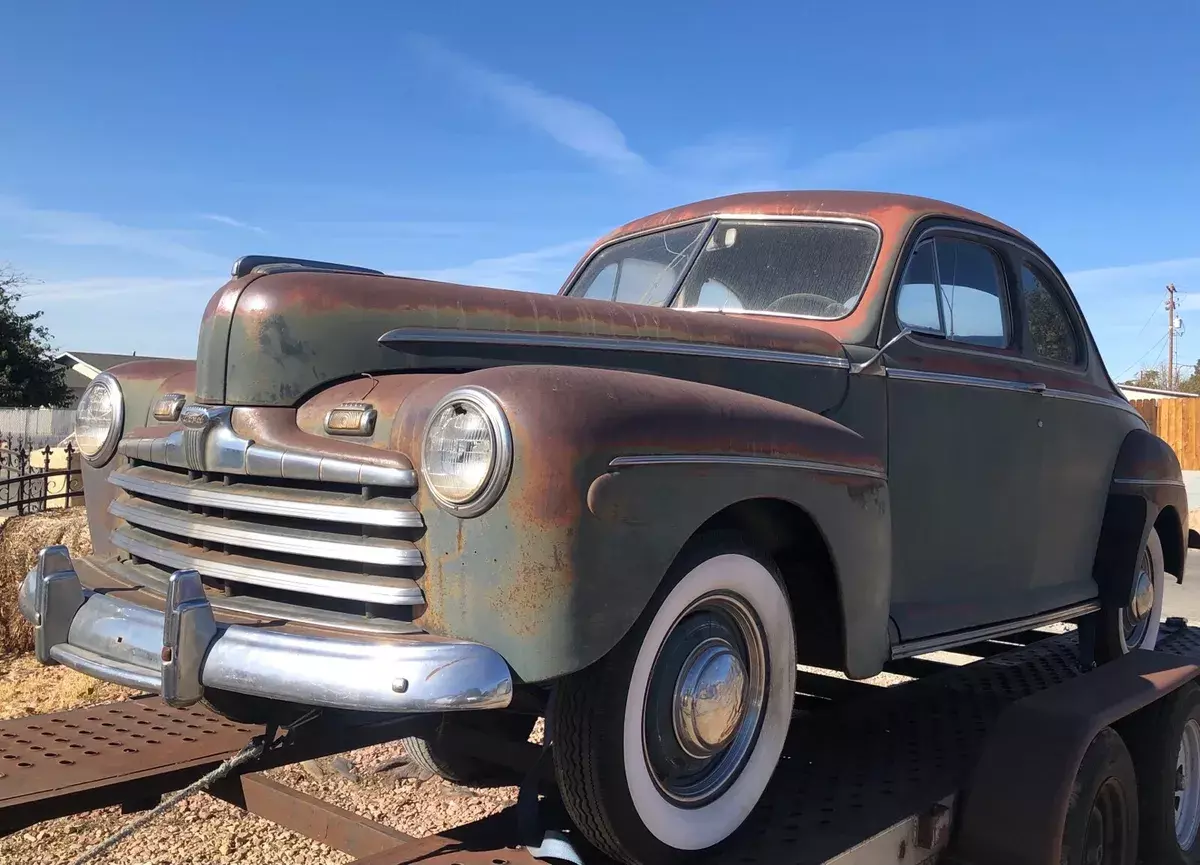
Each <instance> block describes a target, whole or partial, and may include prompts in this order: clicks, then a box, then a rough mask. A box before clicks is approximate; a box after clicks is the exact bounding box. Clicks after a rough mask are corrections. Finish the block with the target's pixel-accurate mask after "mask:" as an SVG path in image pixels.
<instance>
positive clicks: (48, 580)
mask: <svg viewBox="0 0 1200 865" xmlns="http://www.w3.org/2000/svg"><path fill="white" fill-rule="evenodd" d="M18 602H19V605H20V609H21V613H22V614H23V615H24V616H25V618H26V619H28V620H29V621H30V622H31V623H32V624H33V626H34V635H35V644H36V646H35V648H36V652H37V657H38V660H39V661H41V662H42V663H43V664H52V663H60V664H62V665H64V666H67V667H70V668H72V669H74V670H78V671H80V672H82V673H86V674H88V675H90V676H95V677H96V678H98V679H103V680H105V681H107V682H115V683H117V684H120V685H127V686H129V687H131V688H138V689H140V690H144V691H152V692H156V693H160V694H162V696H163V698H164V699H165V700H166V701H167V702H168V703H170V704H172V705H175V706H187V705H190V704H192V703H195V702H196V701H197V700H199V699H200V698H201V696H203V690H204V688H219V689H221V690H225V691H233V692H236V693H239V694H250V695H254V696H258V697H265V698H269V699H274V700H283V701H288V702H293V703H300V704H303V705H310V706H325V707H332V708H339V709H358V710H365V711H381V712H443V711H450V710H458V709H499V708H503V707H505V706H507V705H508V704H509V701H510V700H511V699H512V690H513V682H512V675H511V673H510V671H509V668H508V664H507V663H505V661H504V659H503V658H502V657H500V655H499V654H497V653H496V652H495V651H493V650H492V649H489V648H487V647H486V646H482V645H479V644H478V643H467V642H461V641H456V640H449V639H445V638H442V637H437V636H433V635H431V634H414V635H404V636H397V637H393V638H389V639H387V640H372V639H370V638H368V637H358V638H350V637H328V636H314V635H308V634H297V633H287V632H280V631H276V630H271V629H267V628H255V627H252V626H250V625H239V624H230V625H226V624H219V623H217V622H216V620H215V618H214V616H213V611H212V607H211V606H210V605H209V603H208V600H207V598H206V597H205V595H204V588H203V586H202V585H201V583H200V576H199V574H197V573H196V572H195V571H176V572H175V573H174V574H172V575H171V579H170V582H169V583H168V590H167V603H166V612H165V613H162V612H159V611H158V610H154V609H149V608H147V607H143V606H140V605H138V604H133V603H130V602H128V601H125V600H123V599H121V598H120V591H119V590H100V591H91V590H90V589H85V588H84V587H83V586H82V584H81V583H80V582H79V577H78V576H77V575H76V573H75V568H74V566H73V565H72V563H71V557H70V554H69V553H68V552H67V549H66V548H65V547H61V546H55V547H47V548H46V549H44V550H42V552H41V553H40V554H39V555H38V562H37V565H36V566H35V568H34V569H33V570H32V571H30V572H29V574H28V575H27V576H26V577H25V580H24V581H23V583H22V584H21V590H20V593H19V597H18Z"/></svg>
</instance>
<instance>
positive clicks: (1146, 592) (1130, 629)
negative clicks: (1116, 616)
mask: <svg viewBox="0 0 1200 865" xmlns="http://www.w3.org/2000/svg"><path fill="white" fill-rule="evenodd" d="M1150 572H1151V565H1150V553H1149V552H1148V551H1146V550H1143V551H1142V555H1141V558H1140V559H1139V560H1138V571H1137V576H1136V577H1135V578H1134V580H1133V589H1132V590H1131V591H1130V593H1129V603H1128V604H1127V605H1126V606H1125V609H1123V610H1122V611H1121V618H1122V625H1123V626H1124V631H1125V646H1126V648H1129V649H1136V648H1137V647H1138V646H1140V645H1141V644H1142V641H1143V640H1144V639H1145V637H1146V631H1147V629H1148V628H1149V626H1150V614H1151V613H1152V612H1153V611H1154V578H1153V577H1152V576H1151V573H1150Z"/></svg>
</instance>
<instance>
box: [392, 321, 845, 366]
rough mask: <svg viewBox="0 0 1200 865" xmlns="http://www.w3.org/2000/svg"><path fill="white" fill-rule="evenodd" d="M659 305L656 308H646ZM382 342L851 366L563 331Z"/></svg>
mask: <svg viewBox="0 0 1200 865" xmlns="http://www.w3.org/2000/svg"><path fill="white" fill-rule="evenodd" d="M647 308H648V309H649V308H657V307H647ZM379 342H380V343H382V344H384V345H388V346H391V345H392V344H393V343H395V344H396V345H397V346H398V347H402V346H403V343H405V342H451V343H466V344H471V343H479V344H482V345H512V346H530V347H542V348H549V347H557V348H578V349H584V350H594V351H640V352H646V353H648V354H682V355H692V356H696V357H719V358H725V359H729V360H753V361H763V362H766V363H790V364H798V365H801V366H819V367H828V368H831V369H849V368H850V361H849V360H848V359H847V358H845V357H830V356H827V355H819V354H803V353H800V352H790V351H781V350H777V349H764V348H741V347H738V346H726V345H714V344H711V343H694V342H679V341H677V340H656V339H639V338H637V337H627V336H576V335H574V334H561V333H512V332H510V331H503V330H450V329H444V330H443V329H441V328H427V327H398V328H395V329H394V330H389V331H388V332H387V333H385V334H384V335H383V336H381V337H379Z"/></svg>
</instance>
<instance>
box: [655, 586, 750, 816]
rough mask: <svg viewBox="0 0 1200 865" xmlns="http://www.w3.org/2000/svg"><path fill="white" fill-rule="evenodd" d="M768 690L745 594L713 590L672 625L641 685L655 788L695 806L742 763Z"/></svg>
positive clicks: (709, 798) (711, 795)
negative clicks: (644, 687)
mask: <svg viewBox="0 0 1200 865" xmlns="http://www.w3.org/2000/svg"><path fill="white" fill-rule="evenodd" d="M766 695H767V648H766V639H765V637H764V635H763V631H762V626H761V624H760V623H759V621H758V617H757V616H755V615H754V611H753V610H752V609H751V608H750V607H749V605H748V604H746V602H745V601H744V600H742V599H741V598H740V597H738V596H737V595H734V594H732V593H728V592H724V591H722V592H715V593H712V594H709V595H706V596H704V597H702V598H699V599H697V600H696V601H694V602H693V603H692V604H691V605H690V606H689V607H688V608H687V609H686V610H685V611H684V612H683V614H682V615H680V616H679V617H678V618H677V619H676V620H675V622H674V624H673V625H672V626H671V630H670V631H669V632H668V633H667V636H666V638H665V639H664V640H663V643H662V645H661V646H660V647H659V650H658V656H657V657H656V658H655V661H654V669H653V671H652V673H651V677H650V683H649V686H648V687H647V691H646V704H645V705H646V708H645V716H644V718H643V745H644V748H645V752H644V753H645V758H646V765H647V768H649V770H650V776H651V778H653V780H654V783H655V785H656V786H657V787H658V790H659V792H660V793H661V794H662V795H663V796H664V797H665V798H667V799H669V800H671V801H673V802H675V803H676V804H678V805H680V806H683V807H691V808H698V807H700V806H702V805H704V804H706V803H708V802H711V801H712V800H713V799H715V798H717V797H718V796H720V795H721V793H723V792H724V791H725V790H726V789H727V788H728V787H729V785H730V784H732V783H733V781H734V780H735V779H736V778H737V776H738V774H739V773H740V772H741V770H742V767H743V766H745V764H746V761H747V760H748V759H749V757H750V754H751V752H752V751H753V749H754V743H755V741H756V739H757V737H758V730H759V725H760V722H761V720H762V715H763V707H764V704H765V702H766Z"/></svg>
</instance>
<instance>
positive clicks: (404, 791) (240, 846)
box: [0, 656, 541, 865]
mask: <svg viewBox="0 0 1200 865" xmlns="http://www.w3.org/2000/svg"><path fill="white" fill-rule="evenodd" d="M132 693H133V692H131V691H128V690H127V689H123V688H115V686H106V685H100V686H98V685H97V683H96V682H95V681H94V680H92V679H88V678H87V677H84V676H81V675H79V674H77V673H73V672H72V671H70V670H65V669H63V668H62V667H42V666H40V665H38V664H37V663H36V661H34V660H33V659H32V658H29V657H28V656H24V657H20V658H16V659H10V660H7V661H4V662H2V666H0V695H3V699H0V717H20V716H22V715H26V714H33V713H34V712H52V711H58V710H62V709H66V708H73V707H75V706H83V705H90V704H92V703H99V702H106V701H108V700H114V699H122V698H127V697H128V696H129V695H130V694H132ZM540 736H541V727H540V723H539V727H538V728H537V729H535V730H534V736H533V738H534V740H535V741H538V740H540ZM401 758H403V748H402V746H401V745H400V744H399V743H396V742H393V743H388V744H384V745H373V746H371V747H368V748H362V749H359V750H357V751H351V752H349V753H347V754H343V755H340V756H338V757H327V758H324V759H321V760H314V761H309V762H307V763H304V764H301V765H296V766H285V767H282V768H280V769H273V770H271V771H270V772H268V775H269V776H270V777H272V778H274V779H275V780H277V781H279V782H280V783H283V784H287V785H288V786H291V787H295V788H296V789H299V790H303V791H304V792H306V793H309V794H310V795H313V796H316V797H318V798H320V799H323V800H325V801H328V802H331V803H333V804H336V805H339V806H341V807H342V808H345V809H347V810H349V811H353V812H355V813H357V814H360V815H362V816H364V817H369V818H371V819H373V820H377V821H378V822H380V823H384V824H386V825H388V826H392V827H393V828H395V829H398V830H400V831H401V832H405V833H407V834H409V835H417V836H420V835H428V834H431V833H437V832H443V831H445V830H447V829H450V828H452V827H454V826H460V825H462V824H464V823H470V822H471V821H473V820H477V819H479V818H481V817H486V816H488V815H490V814H494V813H496V812H498V811H501V810H503V809H504V808H506V807H507V806H508V805H510V804H512V803H513V802H515V801H516V797H517V788H516V787H501V788H493V789H484V790H474V789H469V788H466V787H459V786H456V785H454V784H449V783H447V782H445V781H443V780H441V779H440V778H421V777H416V778H412V777H402V776H404V775H407V774H415V773H414V772H413V771H412V770H411V768H410V767H408V766H401V767H400V768H398V769H392V770H388V771H377V769H379V767H381V766H384V765H395V764H396V762H397V761H400V760H401ZM0 784H3V781H2V780H0ZM132 819H134V817H132V816H128V815H122V814H121V813H120V809H119V808H105V809H102V810H99V811H91V812H88V813H86V814H78V815H75V816H72V817H63V818H61V819H58V820H48V821H46V822H44V823H39V824H37V825H35V826H31V827H29V828H28V829H25V830H24V831H21V832H18V833H16V834H14V835H10V836H8V837H5V838H0V862H4V863H8V862H13V863H21V865H63V863H67V862H70V861H71V860H72V859H74V858H75V857H76V856H78V855H79V854H80V853H82V852H83V851H84V850H86V849H88V848H89V847H91V846H92V845H94V844H97V843H99V842H100V841H102V840H104V839H105V838H106V837H108V836H109V835H111V834H112V833H113V832H115V831H116V830H118V829H119V828H121V827H122V826H124V825H125V824H126V823H127V822H128V821H130V820H132ZM350 858H351V857H349V856H347V855H345V854H343V853H339V852H337V851H336V850H333V849H331V848H329V847H326V846H325V845H324V844H320V843H318V842H315V841H311V840H309V839H307V838H304V837H302V836H300V835H297V834H295V833H294V832H289V831H287V830H285V829H280V828H279V827H278V826H276V825H275V824H274V823H271V822H270V821H268V820H264V819H262V818H259V817H255V816H253V815H249V814H246V813H244V812H243V811H240V810H239V809H237V808H235V807H233V806H232V805H228V804H226V803H225V802H222V801H221V800H219V799H216V798H213V797H211V796H209V795H207V794H205V793H200V794H197V795H195V796H193V797H191V798H190V799H186V800H184V801H183V802H181V803H179V804H178V805H176V806H175V807H174V808H172V809H171V810H170V811H168V812H167V813H165V814H163V815H161V816H160V817H158V818H157V819H156V820H154V821H152V822H151V823H150V824H149V825H148V826H146V827H144V828H142V829H140V830H139V831H138V832H137V833H135V834H134V835H133V837H132V838H129V839H127V840H125V841H123V842H121V843H120V844H119V845H117V846H116V847H115V848H114V849H112V850H111V851H109V852H108V853H107V854H105V855H104V856H102V857H100V858H99V859H97V860H95V861H96V862H99V863H112V865H117V863H120V865H140V863H156V865H167V863H170V865H175V863H180V865H182V863H188V865H199V863H229V862H239V863H248V865H259V863H261V865H287V863H296V865H317V863H342V862H348V861H350Z"/></svg>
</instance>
